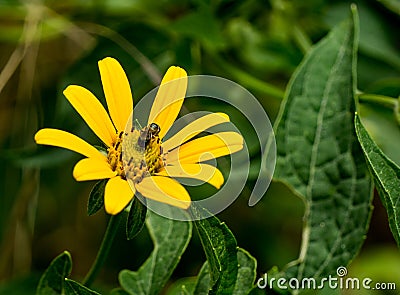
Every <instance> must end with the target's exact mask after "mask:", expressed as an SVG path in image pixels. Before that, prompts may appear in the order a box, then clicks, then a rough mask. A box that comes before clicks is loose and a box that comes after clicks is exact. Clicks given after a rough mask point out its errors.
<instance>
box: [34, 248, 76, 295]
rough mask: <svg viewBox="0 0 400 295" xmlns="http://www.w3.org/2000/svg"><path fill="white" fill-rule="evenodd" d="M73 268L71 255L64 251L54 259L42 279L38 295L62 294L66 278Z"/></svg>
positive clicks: (37, 291)
mask: <svg viewBox="0 0 400 295" xmlns="http://www.w3.org/2000/svg"><path fill="white" fill-rule="evenodd" d="M71 268H72V260H71V255H70V254H69V253H68V252H67V251H64V252H63V253H62V254H60V255H58V256H57V257H56V258H54V260H53V261H52V262H51V263H50V265H49V267H48V268H47V269H46V271H45V273H44V274H43V275H42V277H41V278H40V281H39V285H38V287H37V290H36V294H37V295H51V294H61V293H62V290H63V287H64V281H65V277H67V276H68V275H69V274H70V272H71Z"/></svg>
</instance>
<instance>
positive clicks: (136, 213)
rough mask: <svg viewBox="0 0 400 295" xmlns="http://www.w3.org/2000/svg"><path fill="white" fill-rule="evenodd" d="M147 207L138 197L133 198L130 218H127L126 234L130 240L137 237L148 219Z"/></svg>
mask: <svg viewBox="0 0 400 295" xmlns="http://www.w3.org/2000/svg"><path fill="white" fill-rule="evenodd" d="M146 212H147V207H146V206H145V205H143V204H142V202H141V201H139V199H138V198H137V197H135V198H133V200H132V204H131V209H130V210H129V214H128V218H127V219H126V236H127V238H128V240H131V239H133V238H134V237H136V235H137V234H138V233H140V231H141V230H142V228H143V226H144V222H145V221H146Z"/></svg>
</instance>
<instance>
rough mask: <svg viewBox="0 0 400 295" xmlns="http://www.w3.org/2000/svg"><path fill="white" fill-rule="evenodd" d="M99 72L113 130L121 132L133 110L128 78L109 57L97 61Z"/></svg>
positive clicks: (119, 66) (115, 61)
mask: <svg viewBox="0 0 400 295" xmlns="http://www.w3.org/2000/svg"><path fill="white" fill-rule="evenodd" d="M99 70H100V76H101V82H102V84H103V90H104V94H105V96H106V100H107V106H108V111H109V112H110V116H111V119H112V121H113V122H114V125H115V128H117V130H118V131H123V130H125V126H126V124H127V122H128V120H129V119H130V118H131V115H132V110H133V100H132V92H131V87H130V85H129V81H128V78H127V77H126V74H125V72H124V69H123V68H122V67H121V65H120V64H119V62H118V61H117V60H116V59H114V58H111V57H106V58H105V59H102V60H100V61H99Z"/></svg>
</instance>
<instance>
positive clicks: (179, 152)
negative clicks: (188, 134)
mask: <svg viewBox="0 0 400 295" xmlns="http://www.w3.org/2000/svg"><path fill="white" fill-rule="evenodd" d="M242 148H243V137H242V136H241V135H240V134H239V133H236V132H220V133H215V134H212V135H207V136H204V137H200V138H196V139H194V140H192V141H189V142H187V143H185V144H183V145H182V146H180V147H177V148H176V149H174V150H172V151H170V152H168V153H167V154H166V156H165V157H166V159H165V160H166V164H167V165H182V164H185V163H188V164H190V163H197V162H203V161H208V160H210V159H214V158H218V157H222V156H225V155H229V154H233V153H235V152H237V151H240V150H241V149H242Z"/></svg>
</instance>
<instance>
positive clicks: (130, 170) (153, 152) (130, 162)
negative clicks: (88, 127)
mask: <svg viewBox="0 0 400 295" xmlns="http://www.w3.org/2000/svg"><path fill="white" fill-rule="evenodd" d="M151 125H152V124H150V125H149V126H146V127H144V128H143V129H141V130H136V129H133V130H132V131H131V132H129V133H122V135H121V134H120V136H119V137H118V138H119V140H117V141H116V143H115V144H114V146H113V147H112V148H110V149H109V161H110V154H111V153H110V152H111V151H112V150H115V151H116V152H115V154H113V157H112V160H111V161H110V164H111V167H112V168H113V167H114V166H113V163H114V162H113V160H114V161H115V159H116V161H117V162H118V164H117V165H115V167H116V169H115V170H114V171H117V173H118V175H121V176H123V177H124V178H125V179H130V180H132V181H133V182H134V183H139V182H140V181H141V180H142V179H143V177H145V176H148V175H151V174H153V173H156V172H157V171H158V170H159V169H161V168H162V167H163V166H164V160H163V158H162V147H161V140H160V138H159V137H158V132H155V131H154V130H153V129H152V128H151V127H152V126H151ZM155 125H156V124H155ZM157 126H158V125H157ZM153 127H154V126H153ZM122 140H123V143H122ZM118 142H120V143H119V144H118ZM119 167H121V168H122V170H119ZM113 169H114V168H113Z"/></svg>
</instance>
